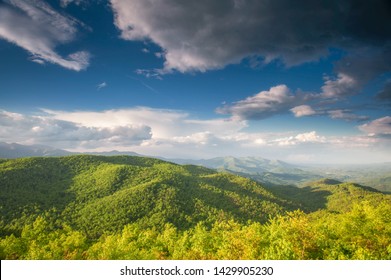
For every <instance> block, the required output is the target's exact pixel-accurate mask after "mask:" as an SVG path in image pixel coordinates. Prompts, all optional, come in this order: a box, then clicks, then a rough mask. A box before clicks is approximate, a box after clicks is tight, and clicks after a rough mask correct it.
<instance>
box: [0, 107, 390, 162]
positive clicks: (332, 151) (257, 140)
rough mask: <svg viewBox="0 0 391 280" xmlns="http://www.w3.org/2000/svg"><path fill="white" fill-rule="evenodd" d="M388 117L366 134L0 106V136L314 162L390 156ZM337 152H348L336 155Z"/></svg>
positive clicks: (145, 113) (163, 114)
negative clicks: (29, 112) (328, 133)
mask: <svg viewBox="0 0 391 280" xmlns="http://www.w3.org/2000/svg"><path fill="white" fill-rule="evenodd" d="M390 122H391V117H385V118H384V119H379V120H375V121H373V122H371V123H368V124H366V125H363V126H361V128H360V129H361V130H362V131H364V132H366V133H368V134H371V135H372V136H370V135H356V136H349V137H345V136H327V137H326V136H323V135H321V134H320V133H318V132H317V131H309V132H308V131H304V132H300V131H299V132H295V131H287V132H279V133H276V132H259V131H258V132H256V131H252V132H249V131H248V129H249V127H248V124H247V123H246V121H243V120H238V119H234V118H231V119H209V120H197V119H193V118H191V116H190V115H188V114H186V113H184V112H179V111H173V110H164V109H153V108H144V107H140V108H129V109H122V110H109V111H89V112H66V111H61V112H60V111H51V110H44V111H41V112H39V113H36V114H34V115H26V114H19V113H15V112H9V111H2V110H0V141H5V142H17V143H21V144H46V145H49V146H53V147H56V148H63V149H70V150H73V151H79V152H82V151H108V150H113V149H116V150H123V151H126V150H127V151H129V150H131V151H135V152H138V153H141V154H146V155H155V156H165V157H171V158H172V157H181V158H211V157H215V156H226V155H233V156H249V155H251V156H254V155H258V156H263V157H266V158H278V159H282V160H286V159H289V158H291V159H292V158H300V157H303V155H311V158H312V159H313V160H314V161H315V162H316V161H318V162H325V161H328V162H335V160H336V159H338V160H339V161H340V160H349V159H350V158H352V157H351V155H355V156H354V157H353V158H363V159H366V158H367V157H363V155H368V154H369V153H371V159H373V160H375V159H376V160H385V159H387V157H388V158H389V149H387V148H382V147H389V144H390V143H389V138H387V137H373V135H374V134H375V133H376V135H378V136H384V135H387V134H388V135H389V134H390V133H391V131H390V124H389V123H390ZM375 153H376V154H375ZM341 154H346V155H350V156H349V157H348V156H347V157H346V158H342V159H341V158H340V157H341Z"/></svg>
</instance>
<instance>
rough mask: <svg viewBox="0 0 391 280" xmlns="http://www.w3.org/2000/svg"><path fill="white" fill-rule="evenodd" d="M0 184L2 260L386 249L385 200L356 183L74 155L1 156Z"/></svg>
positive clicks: (278, 255)
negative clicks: (286, 180)
mask: <svg viewBox="0 0 391 280" xmlns="http://www.w3.org/2000/svg"><path fill="white" fill-rule="evenodd" d="M0 190H1V192H0V201H1V209H0V211H1V212H0V213H1V222H0V234H1V240H0V257H1V258H2V259H4V258H7V259H8V258H11V259H12V258H15V259H20V258H26V259H85V258H87V259H91V258H92V259H123V258H125V259H126V258H131V259H143V258H146V259H155V258H158V259H221V258H222V259H242V258H244V259H249V258H250V259H260V258H269V259H286V258H287V259H318V258H321V259H322V258H331V259H340V258H353V259H359V258H364V259H365V258H372V259H373V258H374V259H384V258H390V257H391V245H390V239H391V238H390V236H391V235H390V233H391V226H390V218H388V217H389V213H390V210H391V209H390V208H391V207H390V204H391V203H390V201H391V200H390V196H389V195H385V194H382V193H380V192H377V191H375V190H373V189H368V188H365V187H362V186H359V185H354V184H348V183H340V182H335V181H330V180H323V181H317V182H314V183H313V184H311V186H308V187H306V188H302V189H299V188H294V187H290V188H288V189H287V188H285V190H284V188H283V187H281V188H278V187H273V188H270V187H265V186H262V185H261V184H259V183H257V182H255V181H252V180H250V179H246V178H243V177H240V176H236V175H232V174H227V173H218V172H216V171H214V170H211V169H207V168H204V167H200V166H193V165H184V166H182V165H177V164H173V163H169V162H165V161H163V160H159V159H152V158H145V157H131V156H113V157H105V156H91V155H78V156H67V157H50V158H40V157H36V158H22V159H13V160H2V161H0ZM299 209H301V210H299ZM303 211H304V212H303ZM305 212H306V213H308V214H305ZM357 223H358V224H359V229H358V231H357V230H356V232H354V231H351V230H350V231H349V230H348V228H350V227H352V226H353V227H356V226H357V225H356V224H357ZM344 225H346V227H344ZM360 231H362V232H360ZM373 231H376V232H377V235H375V236H372V235H370V233H371V232H373ZM367 237H368V238H369V239H367ZM364 241H365V242H364ZM369 241H370V242H369ZM368 242H369V243H368ZM335 244H339V245H338V246H339V247H338V246H337V247H335Z"/></svg>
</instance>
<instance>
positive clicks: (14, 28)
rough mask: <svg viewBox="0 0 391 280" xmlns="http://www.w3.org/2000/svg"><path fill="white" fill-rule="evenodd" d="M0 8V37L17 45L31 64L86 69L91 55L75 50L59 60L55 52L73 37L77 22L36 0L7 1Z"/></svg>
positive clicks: (59, 57) (59, 56)
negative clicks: (24, 51)
mask: <svg viewBox="0 0 391 280" xmlns="http://www.w3.org/2000/svg"><path fill="white" fill-rule="evenodd" d="M5 2H6V3H7V4H8V5H6V6H5V5H3V6H0V38H2V39H5V40H7V41H9V42H11V43H14V44H16V45H18V46H19V47H21V48H23V49H25V50H26V51H28V52H29V53H30V54H31V58H30V59H31V61H33V62H37V63H40V64H43V63H45V62H49V63H53V64H57V65H60V66H62V67H64V68H67V69H70V70H75V71H80V70H83V69H85V68H87V67H88V65H89V58H90V55H89V53H88V52H86V51H77V52H75V53H71V54H69V55H68V56H67V57H65V58H64V57H62V56H61V55H59V54H58V53H57V52H56V51H55V47H56V46H57V45H59V44H66V43H69V42H71V41H73V40H74V39H75V37H76V33H77V27H78V26H79V25H82V24H81V23H80V22H78V21H77V20H76V19H74V18H72V17H70V16H65V15H62V14H60V13H58V12H56V11H55V10H54V9H53V8H52V7H51V6H49V5H48V4H46V3H45V2H43V1H39V0H35V1H33V0H28V1H21V0H7V1H5Z"/></svg>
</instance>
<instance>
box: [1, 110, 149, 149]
mask: <svg viewBox="0 0 391 280" xmlns="http://www.w3.org/2000/svg"><path fill="white" fill-rule="evenodd" d="M0 135H1V136H0V141H5V142H20V143H29V144H48V145H54V146H56V147H57V148H76V147H86V148H96V147H100V146H101V145H103V146H104V145H122V146H130V145H135V144H137V143H140V142H142V141H144V140H147V139H150V138H151V129H150V127H148V126H144V125H133V124H127V125H123V126H112V127H96V126H83V125H81V124H79V123H76V122H70V121H64V120H56V119H54V118H52V117H50V116H43V115H33V116H28V115H22V114H17V113H12V112H7V111H0Z"/></svg>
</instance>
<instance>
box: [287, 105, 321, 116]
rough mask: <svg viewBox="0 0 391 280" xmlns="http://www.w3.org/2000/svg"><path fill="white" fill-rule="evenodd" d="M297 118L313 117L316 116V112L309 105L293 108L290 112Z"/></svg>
mask: <svg viewBox="0 0 391 280" xmlns="http://www.w3.org/2000/svg"><path fill="white" fill-rule="evenodd" d="M290 111H291V112H292V113H293V114H294V115H295V117H296V118H300V117H304V116H312V115H315V114H316V112H315V110H314V109H312V108H311V106H308V105H300V106H296V107H294V108H292V109H291V110H290Z"/></svg>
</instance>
